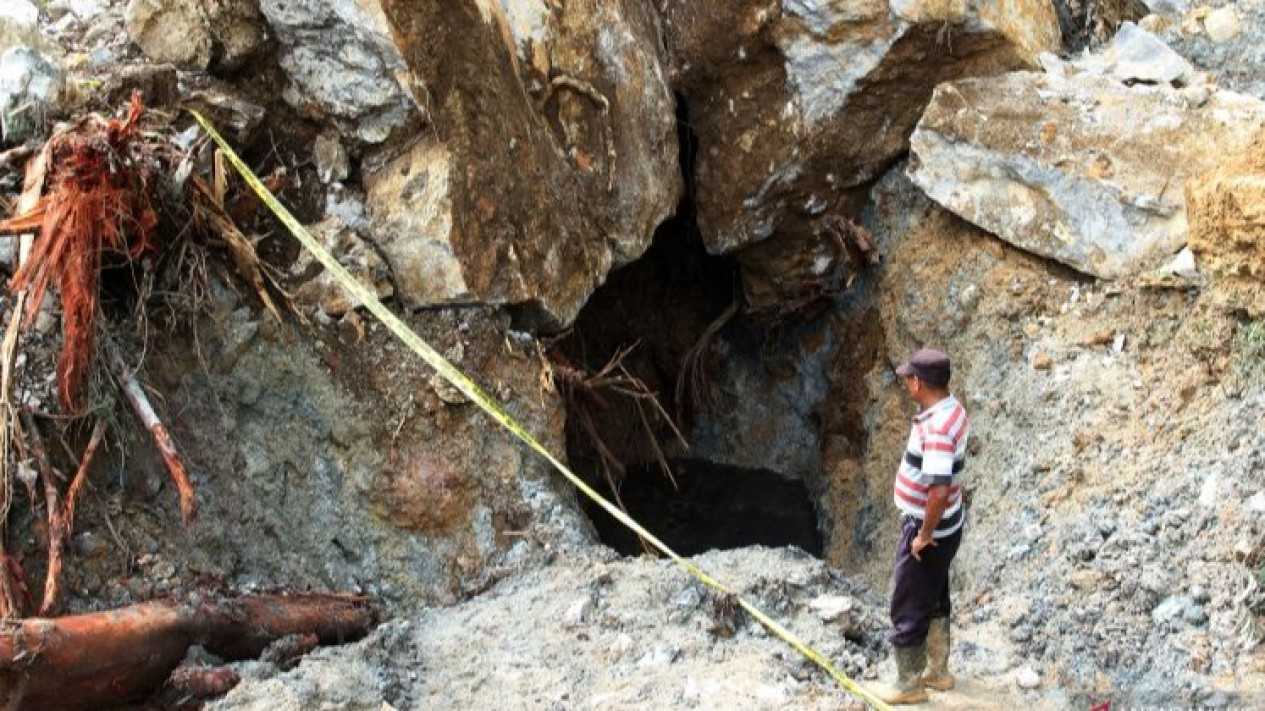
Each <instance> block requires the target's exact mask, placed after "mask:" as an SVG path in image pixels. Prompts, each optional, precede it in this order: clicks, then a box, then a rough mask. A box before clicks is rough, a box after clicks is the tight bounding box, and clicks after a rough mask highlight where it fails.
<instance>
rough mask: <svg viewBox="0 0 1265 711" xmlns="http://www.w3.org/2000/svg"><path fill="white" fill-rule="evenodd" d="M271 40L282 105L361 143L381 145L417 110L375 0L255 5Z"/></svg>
mask: <svg viewBox="0 0 1265 711" xmlns="http://www.w3.org/2000/svg"><path fill="white" fill-rule="evenodd" d="M259 7H260V10H261V11H262V12H263V14H264V16H265V17H266V18H267V19H268V24H269V25H270V26H271V27H272V30H273V32H275V33H276V35H277V39H278V41H279V42H280V45H281V50H280V53H279V55H278V62H279V63H280V65H281V68H282V69H283V70H284V71H285V72H286V74H287V76H289V78H290V81H291V85H290V86H289V87H287V88H286V90H285V94H284V96H285V99H286V101H288V102H289V103H290V104H291V105H293V106H295V107H296V108H298V109H300V110H302V111H305V112H307V113H308V114H310V115H311V116H313V117H314V118H323V117H329V118H332V119H334V121H336V122H337V123H339V124H340V125H341V126H342V127H343V128H344V130H345V131H346V132H348V133H350V134H352V135H354V136H355V137H356V138H358V139H360V140H362V141H364V142H366V143H379V142H381V141H384V140H386V138H387V137H388V136H390V135H391V133H392V131H395V130H396V129H398V128H400V127H401V126H404V125H405V124H406V123H408V121H409V120H410V118H415V117H416V116H417V115H418V114H419V111H420V109H419V108H418V107H417V105H416V104H415V103H414V102H413V100H412V97H411V95H410V94H409V93H408V90H407V88H406V87H407V84H408V81H409V77H408V73H407V69H406V68H405V64H404V58H403V57H402V56H401V54H400V51H399V49H398V48H397V47H396V45H395V44H394V42H393V41H392V39H391V28H390V25H389V24H388V23H387V20H386V16H385V15H384V14H383V11H382V7H381V3H379V2H378V1H377V0H261V1H260V3H259Z"/></svg>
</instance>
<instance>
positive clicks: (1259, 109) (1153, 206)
mask: <svg viewBox="0 0 1265 711" xmlns="http://www.w3.org/2000/svg"><path fill="white" fill-rule="evenodd" d="M1263 121H1265V103H1262V102H1261V101H1259V100H1257V99H1254V98H1251V97H1247V96H1242V95H1239V94H1235V93H1232V92H1212V93H1211V94H1210V93H1209V90H1208V89H1206V88H1199V89H1195V90H1187V91H1186V92H1182V91H1180V90H1177V89H1174V88H1172V87H1168V86H1144V85H1136V86H1126V85H1125V84H1122V83H1120V82H1118V81H1116V80H1114V79H1112V78H1110V77H1107V76H1095V75H1091V74H1087V73H1082V74H1075V75H1072V76H1070V77H1064V76H1060V75H1058V74H1037V73H1030V72H1020V73H1015V74H1009V75H1006V76H1001V77H994V78H987V79H971V80H966V81H959V82H953V83H949V84H945V85H944V86H941V87H939V88H937V89H936V93H935V96H934V97H933V98H932V100H931V104H930V105H929V106H928V107H927V112H926V114H925V115H924V116H923V119H922V121H921V122H920V123H919V125H918V130H917V131H916V132H915V133H914V136H913V139H912V141H911V145H912V148H913V154H914V156H915V160H914V161H913V163H912V164H911V166H910V175H911V176H912V177H913V180H914V182H915V183H916V184H917V185H918V186H919V187H920V188H922V190H924V191H925V192H926V193H927V194H928V195H929V196H930V197H931V198H932V199H933V200H935V201H936V202H938V203H940V204H941V205H943V206H944V207H946V208H948V209H949V210H952V211H953V212H955V213H957V214H958V215H960V216H962V217H963V218H965V219H967V220H969V221H971V222H973V223H975V224H976V225H979V226H980V227H983V228H984V229H986V230H988V231H989V232H992V233H993V234H996V235H997V236H998V237H1000V238H1001V239H1003V240H1006V241H1007V242H1010V243H1012V244H1014V245H1016V246H1018V247H1020V248H1022V249H1025V250H1028V251H1030V252H1034V253H1036V254H1039V255H1042V256H1045V257H1050V258H1052V259H1056V260H1058V261H1060V262H1063V263H1064V264H1067V265H1068V266H1070V267H1072V268H1074V269H1077V270H1079V271H1081V272H1084V273H1086V274H1090V275H1093V276H1096V277H1101V278H1117V277H1122V276H1126V275H1130V274H1134V273H1137V272H1140V271H1142V270H1145V269H1150V268H1154V267H1157V266H1159V265H1160V263H1161V262H1164V261H1166V260H1167V259H1169V258H1171V256H1172V255H1173V253H1175V252H1177V251H1178V250H1179V249H1181V247H1182V245H1183V244H1184V243H1185V241H1186V211H1185V205H1184V202H1183V200H1184V195H1183V191H1184V188H1185V185H1186V181H1187V180H1188V179H1189V178H1190V177H1191V176H1194V175H1198V174H1200V173H1202V172H1204V171H1206V170H1209V169H1211V168H1212V167H1214V166H1216V165H1217V164H1218V163H1220V162H1221V161H1222V160H1224V157H1225V156H1227V155H1237V154H1238V153H1240V152H1241V151H1243V150H1244V149H1245V148H1246V147H1247V146H1248V144H1249V142H1250V141H1251V139H1252V137H1253V136H1254V135H1255V134H1256V132H1257V130H1258V129H1259V127H1260V126H1261V125H1262V122H1263Z"/></svg>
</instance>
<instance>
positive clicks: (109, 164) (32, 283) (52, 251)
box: [0, 96, 163, 414]
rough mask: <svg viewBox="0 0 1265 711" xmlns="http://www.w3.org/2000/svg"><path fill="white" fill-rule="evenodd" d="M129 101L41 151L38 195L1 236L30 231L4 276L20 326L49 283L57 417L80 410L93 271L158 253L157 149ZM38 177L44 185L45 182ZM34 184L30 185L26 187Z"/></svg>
mask: <svg viewBox="0 0 1265 711" xmlns="http://www.w3.org/2000/svg"><path fill="white" fill-rule="evenodd" d="M143 115H144V109H143V107H142V106H141V102H140V98H139V97H138V96H133V97H132V102H131V105H130V107H129V109H128V112H127V115H126V116H125V117H124V118H121V119H120V118H111V119H106V118H103V117H101V116H99V115H97V114H89V115H87V116H85V117H83V118H81V119H80V120H79V121H78V122H76V123H75V124H74V125H72V126H70V127H68V128H65V129H62V130H61V131H59V132H57V133H56V134H54V135H53V137H52V138H50V139H49V141H48V143H46V144H45V146H44V150H43V151H42V152H41V153H40V154H39V156H38V157H37V158H36V159H35V160H36V161H37V164H36V165H34V166H32V167H31V171H32V172H33V173H34V174H35V175H36V176H37V177H38V178H44V179H46V181H47V192H44V193H43V194H42V195H40V196H39V197H38V199H37V200H36V202H35V205H34V206H33V207H32V208H31V209H29V210H28V211H26V212H24V213H23V214H21V215H18V216H16V217H14V218H13V219H11V220H7V221H5V222H3V223H0V233H5V234H21V233H24V232H29V231H34V230H38V232H39V236H38V237H37V238H36V240H35V244H34V247H33V249H32V250H31V254H30V257H29V258H28V259H27V260H26V262H24V263H23V264H22V266H21V268H20V269H18V271H17V273H16V274H14V275H13V281H12V283H11V284H10V287H11V289H12V290H13V291H15V292H18V291H29V296H30V298H29V299H28V300H27V305H26V315H25V317H24V319H23V321H24V325H25V327H27V328H29V327H30V326H31V324H33V323H34V321H35V317H36V315H38V313H39V309H40V305H41V304H43V302H44V295H45V293H46V292H47V290H48V286H49V284H50V283H52V284H54V285H55V286H56V287H57V292H58V293H59V294H60V295H61V300H62V308H63V309H64V314H63V316H62V338H63V345H62V350H61V354H60V355H59V356H58V359H57V392H58V398H59V400H60V401H61V406H62V410H63V411H65V412H67V413H73V414H78V413H81V412H82V411H83V409H84V397H83V393H84V385H85V383H86V382H87V378H88V374H89V370H90V368H91V365H92V360H93V355H94V352H95V350H94V347H93V341H94V339H95V337H96V329H95V326H96V318H97V302H98V298H99V288H100V280H101V269H102V267H103V265H104V262H105V260H107V259H111V258H112V259H119V260H126V261H136V260H138V259H141V258H142V257H145V256H148V255H151V254H153V253H154V252H155V251H157V249H158V246H159V245H158V242H157V238H156V236H155V234H154V231H155V228H156V227H157V226H158V212H157V210H156V209H155V206H154V204H153V202H152V195H153V194H154V192H155V188H156V187H157V186H156V183H157V176H158V173H159V171H160V170H161V169H162V167H163V166H162V164H161V161H160V155H161V151H160V150H159V146H160V145H161V144H158V143H156V142H155V141H153V140H147V139H146V138H145V135H144V134H143V133H142V132H141V127H140V122H141V117H142V116H143ZM45 176H46V178H45ZM42 188H43V186H42V185H39V182H38V181H37V182H36V183H35V189H36V190H40V189H42Z"/></svg>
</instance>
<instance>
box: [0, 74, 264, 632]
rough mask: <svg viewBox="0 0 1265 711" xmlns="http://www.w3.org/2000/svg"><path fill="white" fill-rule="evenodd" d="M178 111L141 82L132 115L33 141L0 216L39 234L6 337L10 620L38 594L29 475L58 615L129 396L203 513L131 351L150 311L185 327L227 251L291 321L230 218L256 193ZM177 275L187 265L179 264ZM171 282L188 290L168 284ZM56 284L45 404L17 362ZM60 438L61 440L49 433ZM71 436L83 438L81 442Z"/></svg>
mask: <svg viewBox="0 0 1265 711" xmlns="http://www.w3.org/2000/svg"><path fill="white" fill-rule="evenodd" d="M172 124H173V117H171V116H167V115H162V114H151V113H149V112H147V111H146V109H145V107H144V106H143V105H142V104H141V101H140V98H139V96H133V98H132V99H131V101H130V103H129V104H128V106H127V107H126V109H125V110H124V112H123V113H122V114H121V115H119V116H115V117H106V116H102V115H99V114H87V115H85V116H82V117H80V118H78V119H77V120H75V121H73V122H70V123H68V124H64V125H62V126H60V127H59V128H57V129H56V130H55V131H54V132H53V134H52V135H51V136H50V137H49V139H48V141H47V142H46V143H45V144H44V146H43V147H42V149H39V150H36V151H33V152H31V154H30V156H29V160H28V162H27V164H26V170H25V179H24V182H23V191H22V194H21V196H20V197H19V199H18V201H17V204H16V206H15V209H16V211H17V214H15V215H14V216H12V217H10V218H9V219H7V220H3V221H0V235H6V236H8V238H10V239H17V240H23V241H24V242H25V243H26V244H25V245H24V246H25V247H29V254H27V255H26V256H25V257H24V258H22V259H21V261H20V263H19V265H18V267H17V269H16V271H15V272H14V274H13V278H12V280H11V281H10V284H9V290H10V292H11V294H12V295H13V300H12V301H13V304H14V311H13V314H12V316H11V319H10V322H9V324H8V329H7V330H6V332H5V338H4V342H3V347H2V348H3V349H2V350H0V365H2V366H3V368H2V370H3V372H2V377H0V381H2V382H0V619H8V618H13V617H20V616H22V615H23V614H24V613H25V612H26V611H27V610H28V609H30V608H31V606H32V604H31V603H32V601H31V599H30V598H31V595H30V586H29V583H28V581H27V576H26V573H25V571H24V570H23V566H22V564H21V563H20V562H19V560H20V557H19V556H18V555H16V553H17V551H13V550H9V549H8V547H6V546H11V545H12V544H11V542H10V541H11V540H12V537H11V536H10V535H9V531H8V526H9V524H10V521H9V515H8V514H9V512H10V511H11V510H12V507H13V504H14V502H15V500H16V499H17V498H18V494H19V493H20V492H19V491H17V490H16V485H17V483H18V482H19V481H21V482H22V483H23V484H25V488H26V496H25V498H26V500H27V504H28V506H29V507H30V509H31V511H32V512H33V513H34V512H35V511H36V510H37V509H38V508H39V507H41V505H42V508H43V510H44V519H45V520H46V536H45V539H46V546H47V564H46V575H45V581H44V585H43V594H42V595H41V597H40V600H39V604H38V611H39V614H41V615H49V614H52V613H53V612H54V611H55V610H56V609H57V606H58V603H59V597H60V595H59V589H60V584H59V580H60V577H61V571H62V568H63V565H64V561H63V555H64V550H65V545H66V542H67V540H69V538H70V536H71V534H72V532H73V529H74V520H75V512H76V507H77V506H78V505H79V503H80V501H81V500H82V496H83V493H84V491H85V489H86V488H87V487H88V485H89V479H90V476H91V471H92V470H93V463H94V461H95V460H96V458H97V454H98V451H99V450H100V449H102V448H103V445H104V446H106V447H107V448H108V445H109V443H108V442H107V438H106V435H107V433H108V432H109V431H110V430H111V429H113V428H117V427H118V423H119V422H120V421H119V420H117V419H115V418H114V417H113V410H114V403H115V402H116V401H117V400H119V399H120V398H118V397H117V396H118V395H119V394H121V395H122V398H121V399H122V400H126V401H127V403H128V404H129V405H130V406H131V409H132V410H133V412H134V414H135V415H136V417H137V419H138V420H139V421H140V423H141V425H142V426H143V427H144V428H145V430H146V431H148V432H149V433H150V435H151V437H152V440H153V442H154V445H155V447H156V448H157V450H158V452H159V453H160V454H161V456H162V458H163V461H164V462H165V464H166V467H167V470H168V472H169V474H170V477H171V480H172V482H173V483H174V485H175V488H176V490H177V492H178V495H179V502H180V511H181V515H182V517H183V519H184V520H185V522H186V523H188V522H189V521H190V520H191V519H192V518H193V517H194V515H195V514H196V501H195V492H194V488H193V484H192V482H191V479H190V476H189V473H188V470H187V468H186V466H185V463H184V461H183V459H182V457H181V455H180V453H179V449H178V447H177V446H176V444H175V442H174V441H173V440H172V437H171V435H170V432H169V430H168V429H167V428H166V427H165V426H164V424H163V422H162V420H161V419H160V417H159V415H158V410H157V409H156V408H155V407H154V405H153V403H152V402H151V398H150V395H149V394H148V393H147V390H146V388H145V387H144V386H143V385H142V383H141V382H140V380H139V376H138V371H140V370H141V369H142V364H141V363H129V362H128V359H127V356H126V355H125V354H126V353H130V352H134V353H142V354H143V353H144V352H146V350H147V348H148V346H149V341H150V339H151V338H154V337H161V336H158V335H156V334H155V331H154V329H152V327H151V320H152V319H151V314H150V312H151V311H153V310H156V309H157V308H158V304H159V303H160V302H161V304H162V308H163V309H165V315H166V321H167V322H168V323H169V324H170V325H172V326H173V327H174V326H175V325H176V323H177V322H178V321H181V320H183V321H185V322H194V321H195V320H196V318H197V316H198V313H199V311H200V309H201V307H202V300H203V299H204V298H205V297H204V294H205V292H206V279H207V277H208V274H207V270H208V268H209V267H208V265H210V264H217V265H223V264H228V265H231V268H232V271H233V272H235V274H236V275H238V276H239V279H238V280H237V281H241V282H245V283H246V284H247V285H248V287H249V290H250V291H252V292H253V293H254V294H255V295H256V296H257V297H258V298H259V300H260V302H262V304H263V306H264V307H265V308H266V309H267V310H268V311H269V312H270V313H271V314H272V315H273V316H274V317H275V318H276V319H277V320H278V321H280V320H281V313H280V310H279V308H278V306H277V298H281V299H282V301H283V302H284V293H283V292H280V291H279V290H277V289H276V287H275V283H274V282H272V281H271V279H270V277H269V275H268V273H267V271H266V270H265V267H264V266H263V264H262V263H261V261H260V260H259V258H258V256H257V255H256V254H255V250H254V247H253V245H252V243H251V242H250V240H249V239H247V238H246V236H245V235H244V234H243V233H242V231H241V230H240V229H239V228H238V227H237V226H236V223H235V222H234V220H233V218H232V217H230V211H231V210H235V209H239V208H240V209H241V210H243V211H245V210H248V209H249V206H245V207H243V206H241V205H238V204H237V203H232V202H229V199H228V187H227V179H226V176H225V173H224V171H223V168H222V161H220V160H217V159H216V155H215V154H213V153H211V152H210V150H209V148H208V147H207V145H206V144H205V142H204V141H197V140H194V141H192V142H189V141H187V140H185V141H182V140H178V137H177V134H176V133H175V130H174V128H173V126H172ZM15 160H16V159H15ZM199 167H201V170H199ZM32 234H33V235H34V237H33V239H32V237H31V236H30V235H32ZM23 251H26V250H25V249H24V250H23ZM227 272H228V270H225V276H229V274H228V273H227ZM171 273H174V274H175V275H176V276H175V278H174V279H173V278H171V277H165V275H167V274H171ZM158 281H166V282H173V283H174V285H173V286H172V289H174V290H176V291H182V292H185V293H183V294H179V295H178V298H176V299H172V298H170V295H171V293H170V291H167V292H164V294H163V297H162V298H160V297H158V296H156V295H155V293H154V286H153V285H154V284H155V283H156V282H158ZM225 281H226V283H229V284H232V283H233V280H231V279H226V280H225ZM270 288H271V289H273V290H274V291H276V293H278V294H280V295H281V296H280V297H277V298H274V296H273V294H272V293H270ZM50 292H56V294H57V296H58V297H59V299H60V304H61V314H60V315H61V344H60V350H59V353H58V355H57V363H56V373H55V380H56V391H57V401H58V402H57V404H58V409H56V410H53V411H46V410H43V409H41V408H40V407H38V406H32V405H31V404H29V403H26V404H24V403H19V402H18V400H17V392H16V383H17V380H18V374H17V372H16V371H15V368H14V364H15V360H16V358H17V356H18V354H19V353H20V352H21V351H22V348H23V344H24V343H25V342H27V340H26V339H27V338H28V337H29V334H30V331H31V329H32V327H33V325H34V323H35V322H36V320H37V318H38V317H39V316H40V314H41V310H47V309H48V306H47V304H46V303H45V301H46V297H47V296H48V295H49V293H50ZM173 304H175V305H173ZM107 306H108V308H107ZM38 375H40V374H34V373H30V374H27V377H28V378H32V377H36V376H38ZM111 382H113V383H114V386H111ZM88 433H90V434H88ZM85 435H86V439H85ZM46 437H51V438H52V441H53V442H54V443H55V444H57V445H60V446H59V447H55V448H54V447H47V446H45V444H44V442H45V439H46ZM116 439H119V441H121V437H117V435H116ZM71 443H78V446H79V449H78V452H77V453H76V452H75V451H74V447H72V446H71ZM63 472H70V476H69V477H67V476H66V475H65V474H64V473H63Z"/></svg>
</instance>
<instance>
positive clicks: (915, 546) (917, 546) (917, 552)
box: [909, 534, 940, 563]
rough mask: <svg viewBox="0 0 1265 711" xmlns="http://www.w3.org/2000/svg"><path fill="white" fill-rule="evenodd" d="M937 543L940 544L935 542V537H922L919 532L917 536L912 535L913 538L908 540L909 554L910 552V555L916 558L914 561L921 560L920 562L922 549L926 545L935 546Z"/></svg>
mask: <svg viewBox="0 0 1265 711" xmlns="http://www.w3.org/2000/svg"><path fill="white" fill-rule="evenodd" d="M938 545H940V544H939V543H936V539H934V538H932V537H931V536H926V537H924V536H922V535H921V534H920V535H918V536H915V537H914V540H912V541H910V542H909V554H910V555H912V556H913V557H914V560H916V561H918V562H919V563H921V562H922V551H923V550H924V549H925V548H926V547H927V546H932V547H935V546H938Z"/></svg>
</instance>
